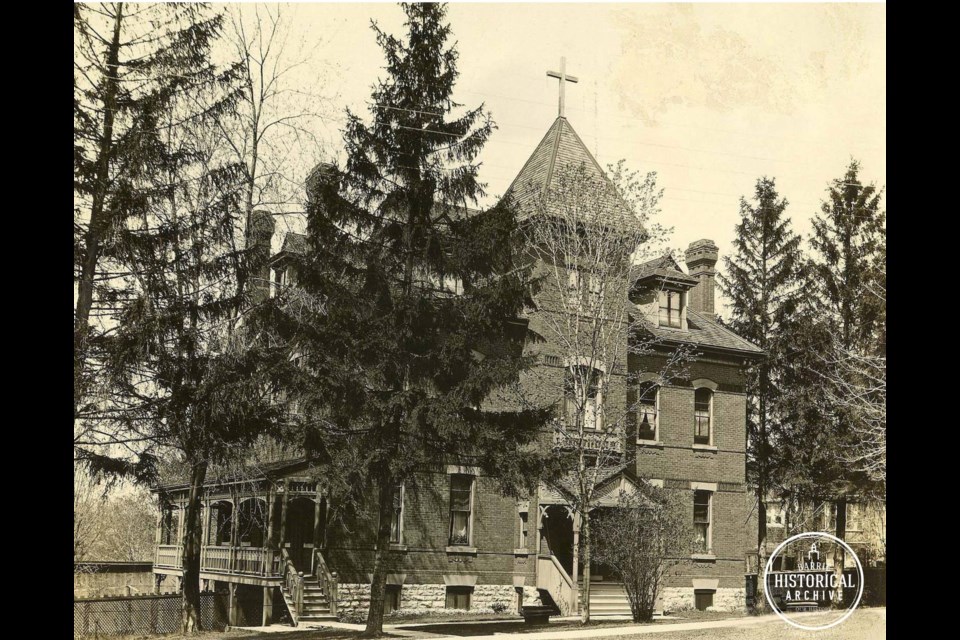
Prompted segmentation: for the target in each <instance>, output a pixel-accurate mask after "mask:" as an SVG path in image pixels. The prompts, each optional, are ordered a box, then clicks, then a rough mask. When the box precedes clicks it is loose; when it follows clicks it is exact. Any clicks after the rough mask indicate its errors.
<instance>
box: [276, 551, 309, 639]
mask: <svg viewBox="0 0 960 640" xmlns="http://www.w3.org/2000/svg"><path fill="white" fill-rule="evenodd" d="M280 553H281V556H282V562H283V586H284V587H285V588H286V590H287V593H288V594H290V599H291V600H292V601H293V608H292V609H290V607H287V608H288V609H290V618H291V619H292V620H293V626H297V624H299V621H300V616H301V614H302V612H303V573H301V572H299V571H297V567H296V566H295V565H294V564H293V560H291V559H290V554H289V553H287V550H286V549H281V550H280Z"/></svg>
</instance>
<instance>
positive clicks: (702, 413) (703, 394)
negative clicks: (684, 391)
mask: <svg viewBox="0 0 960 640" xmlns="http://www.w3.org/2000/svg"><path fill="white" fill-rule="evenodd" d="M712 417H713V391H712V390H710V389H707V388H706V387H701V388H699V389H697V390H696V391H695V392H694V397H693V421H694V427H693V443H694V444H710V440H711V437H712V433H711V422H712Z"/></svg>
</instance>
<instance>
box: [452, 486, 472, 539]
mask: <svg viewBox="0 0 960 640" xmlns="http://www.w3.org/2000/svg"><path fill="white" fill-rule="evenodd" d="M472 515H473V476H465V475H452V476H450V545H451V546H454V547H457V546H461V547H468V546H470V533H471V532H470V527H471V524H472V520H473V518H472Z"/></svg>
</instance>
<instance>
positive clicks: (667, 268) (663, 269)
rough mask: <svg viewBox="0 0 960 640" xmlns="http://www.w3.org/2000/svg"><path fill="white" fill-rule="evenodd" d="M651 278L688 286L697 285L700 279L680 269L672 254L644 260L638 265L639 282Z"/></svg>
mask: <svg viewBox="0 0 960 640" xmlns="http://www.w3.org/2000/svg"><path fill="white" fill-rule="evenodd" d="M651 278H653V279H657V280H661V281H663V282H666V283H668V284H679V285H687V286H691V287H693V286H696V284H697V283H698V282H700V281H699V280H697V279H696V278H694V277H693V276H690V275H687V274H686V273H684V272H683V270H682V269H680V265H678V264H677V261H676V260H674V259H673V256H671V255H670V254H667V255H663V256H660V257H659V258H654V259H653V260H648V261H647V262H642V263H640V264H639V265H637V280H636V282H637V283H638V284H639V283H641V282H644V281H646V280H650V279H651Z"/></svg>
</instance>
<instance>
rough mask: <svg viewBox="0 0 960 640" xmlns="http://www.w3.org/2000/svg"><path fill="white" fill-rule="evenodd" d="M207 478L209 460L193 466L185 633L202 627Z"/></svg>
mask: <svg viewBox="0 0 960 640" xmlns="http://www.w3.org/2000/svg"><path fill="white" fill-rule="evenodd" d="M206 477H207V461H206V460H203V461H201V462H194V463H193V464H192V465H191V469H190V499H189V501H188V502H187V510H186V513H185V514H184V523H183V606H182V609H181V613H182V618H181V621H180V632H181V633H194V632H196V631H200V630H201V628H202V627H201V622H200V544H201V535H202V527H201V526H200V497H201V495H202V493H203V483H204V480H206Z"/></svg>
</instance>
